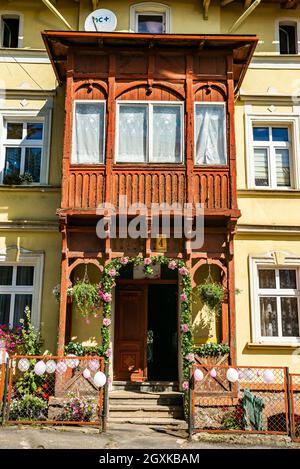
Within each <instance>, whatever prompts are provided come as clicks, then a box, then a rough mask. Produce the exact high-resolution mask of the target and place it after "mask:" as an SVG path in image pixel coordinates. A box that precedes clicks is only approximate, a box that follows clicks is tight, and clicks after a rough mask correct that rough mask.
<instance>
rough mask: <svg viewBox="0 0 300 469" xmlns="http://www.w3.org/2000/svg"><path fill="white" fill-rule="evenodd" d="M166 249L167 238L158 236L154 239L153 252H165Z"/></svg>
mask: <svg viewBox="0 0 300 469" xmlns="http://www.w3.org/2000/svg"><path fill="white" fill-rule="evenodd" d="M167 248H168V244H167V236H166V235H163V234H160V235H157V237H156V243H155V250H156V251H157V252H166V251H167Z"/></svg>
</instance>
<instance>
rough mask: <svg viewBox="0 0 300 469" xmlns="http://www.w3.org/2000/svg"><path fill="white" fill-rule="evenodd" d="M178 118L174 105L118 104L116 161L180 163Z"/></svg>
mask: <svg viewBox="0 0 300 469" xmlns="http://www.w3.org/2000/svg"><path fill="white" fill-rule="evenodd" d="M181 120H182V118H181V108H180V106H177V105H153V104H149V105H148V104H147V105H141V104H136V105H131V104H128V105H127V104H121V105H120V108H119V129H118V132H119V142H118V154H117V161H119V162H129V163H146V162H147V161H148V160H149V161H150V162H155V163H177V162H180V161H181V133H182V122H181ZM149 126H150V132H149ZM149 139H150V141H149Z"/></svg>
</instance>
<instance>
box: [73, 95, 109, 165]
mask: <svg viewBox="0 0 300 469" xmlns="http://www.w3.org/2000/svg"><path fill="white" fill-rule="evenodd" d="M77 103H89V104H91V103H93V104H95V103H103V104H104V109H103V116H104V122H103V148H102V153H103V160H102V162H99V163H73V162H72V158H73V148H74V138H75V132H74V130H75V118H76V104H77ZM106 112H107V103H106V100H105V99H74V100H73V105H72V113H73V117H72V137H71V151H70V165H71V166H80V167H81V166H91V167H95V166H99V165H101V166H102V165H104V164H105V162H106V151H105V150H106V120H107V116H106ZM99 148H100V145H99Z"/></svg>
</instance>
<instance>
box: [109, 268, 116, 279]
mask: <svg viewBox="0 0 300 469" xmlns="http://www.w3.org/2000/svg"><path fill="white" fill-rule="evenodd" d="M116 274H117V271H116V269H110V270H109V271H108V275H109V276H110V277H115V276H116Z"/></svg>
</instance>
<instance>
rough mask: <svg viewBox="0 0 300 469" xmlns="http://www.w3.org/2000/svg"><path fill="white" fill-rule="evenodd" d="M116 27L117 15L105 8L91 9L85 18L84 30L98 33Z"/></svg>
mask: <svg viewBox="0 0 300 469" xmlns="http://www.w3.org/2000/svg"><path fill="white" fill-rule="evenodd" d="M116 27H117V17H116V15H115V14H114V13H113V12H112V11H111V10H107V9H106V8H100V9H99V10H95V11H93V12H92V13H91V14H90V15H89V16H88V17H87V19H86V20H85V23H84V30H85V31H94V32H98V33H102V32H112V31H114V30H115V29H116Z"/></svg>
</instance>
